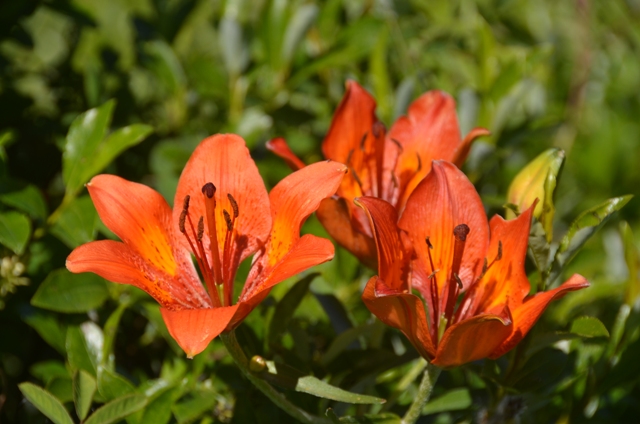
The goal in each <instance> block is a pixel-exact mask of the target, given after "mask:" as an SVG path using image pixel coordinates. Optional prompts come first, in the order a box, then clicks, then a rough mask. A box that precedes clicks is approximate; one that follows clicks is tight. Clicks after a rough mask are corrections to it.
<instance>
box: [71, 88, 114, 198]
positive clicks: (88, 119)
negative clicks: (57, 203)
mask: <svg viewBox="0 0 640 424" xmlns="http://www.w3.org/2000/svg"><path fill="white" fill-rule="evenodd" d="M114 107H115V101H114V100H109V101H108V102H106V103H105V104H103V105H102V106H100V107H97V108H94V109H89V110H88V111H86V112H84V113H82V114H80V115H79V116H78V117H77V118H76V119H74V121H73V122H72V123H71V127H70V128H69V132H68V133H67V140H66V143H65V145H64V153H63V155H62V178H63V179H64V182H65V185H66V187H67V193H68V195H71V196H73V195H75V194H76V193H77V192H78V191H79V190H80V188H82V185H83V184H84V183H86V182H87V181H88V180H85V179H84V177H85V175H86V170H87V169H88V168H91V167H92V164H93V162H94V160H95V157H96V153H97V151H98V146H99V144H100V142H101V141H102V139H103V138H104V137H105V135H106V133H107V129H108V127H109V124H110V123H111V115H112V114H113V108H114ZM98 172H99V170H98Z"/></svg>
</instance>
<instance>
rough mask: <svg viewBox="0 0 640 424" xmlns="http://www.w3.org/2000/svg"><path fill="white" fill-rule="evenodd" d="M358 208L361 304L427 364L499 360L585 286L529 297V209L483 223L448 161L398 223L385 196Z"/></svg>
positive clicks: (568, 285) (437, 166)
mask: <svg viewBox="0 0 640 424" xmlns="http://www.w3.org/2000/svg"><path fill="white" fill-rule="evenodd" d="M356 203H357V204H358V205H359V206H361V207H362V208H363V210H364V211H365V212H366V214H367V216H368V218H369V220H370V222H371V226H372V228H373V231H374V238H375V241H376V245H377V251H378V275H377V276H374V277H372V278H371V279H370V280H369V282H368V283H367V286H366V288H365V290H364V293H363V296H362V299H363V301H364V303H365V304H366V305H367V307H368V308H369V310H370V311H371V312H372V313H373V314H375V315H376V316H377V317H378V318H379V319H380V320H381V321H382V322H384V323H385V324H387V325H389V326H392V327H395V328H398V329H399V330H401V331H402V332H403V333H404V334H405V335H406V336H407V338H408V339H409V340H410V341H411V343H412V344H413V345H414V346H415V347H416V349H417V350H418V352H419V353H420V354H421V355H422V356H423V357H425V358H427V359H429V360H430V361H431V362H432V363H433V364H434V365H437V366H440V367H445V368H447V367H454V366H457V365H461V364H464V363H467V362H471V361H474V360H477V359H482V358H487V357H488V358H491V359H495V358H498V357H499V356H501V355H503V354H504V353H506V352H508V351H509V350H510V349H511V348H513V347H514V346H515V345H516V344H517V343H518V342H520V340H522V338H523V337H524V336H525V335H526V334H527V332H528V331H529V330H530V329H531V327H532V326H533V325H534V324H535V322H536V321H537V320H538V318H539V317H540V315H541V314H542V312H543V311H544V310H545V308H546V307H547V305H548V304H549V302H551V301H552V300H554V299H556V298H558V297H560V296H562V295H564V294H565V293H567V292H568V291H571V290H578V289H581V288H584V287H587V286H588V285H589V283H588V282H587V281H586V280H585V278H584V277H582V276H581V275H578V274H575V275H573V276H572V277H571V278H570V279H569V280H568V281H566V282H565V283H564V284H562V285H561V286H560V287H558V288H555V289H553V290H549V291H547V292H542V293H537V294H535V295H533V296H529V289H530V285H529V280H528V279H527V276H526V274H525V271H524V261H525V255H526V251H527V243H528V236H529V226H530V225H531V214H532V212H533V208H534V207H535V205H533V206H531V207H530V208H529V209H527V210H526V211H525V212H523V213H522V214H521V215H520V216H519V217H517V218H515V219H513V220H510V221H505V220H504V219H502V218H501V217H500V216H494V217H493V218H492V219H491V222H490V223H488V222H487V218H486V215H485V212H484V208H483V206H482V202H481V201H480V197H479V196H478V194H477V192H476V190H475V188H474V187H473V185H472V184H471V183H470V182H469V180H468V179H467V178H466V177H465V175H464V174H463V173H462V172H461V171H460V170H459V169H458V168H457V167H456V166H455V165H454V164H452V163H449V162H444V161H434V162H433V168H432V171H431V173H430V174H429V175H428V176H427V177H426V178H425V179H424V180H423V181H422V182H421V183H420V184H419V185H418V186H417V187H416V189H415V190H414V191H413V193H412V195H411V196H410V197H409V199H408V200H407V204H406V207H405V209H404V211H403V212H402V215H401V217H400V219H399V220H398V213H397V211H396V209H395V208H394V207H393V206H392V205H391V204H389V203H388V202H385V201H384V200H381V199H377V198H373V197H361V198H359V199H357V200H356ZM414 289H415V290H416V292H417V293H419V296H418V295H416V294H414V292H413V290H414ZM461 294H462V295H463V296H462V300H461V302H460V303H459V304H458V300H459V297H460V295H461ZM425 304H426V310H427V311H425ZM456 305H457V306H456Z"/></svg>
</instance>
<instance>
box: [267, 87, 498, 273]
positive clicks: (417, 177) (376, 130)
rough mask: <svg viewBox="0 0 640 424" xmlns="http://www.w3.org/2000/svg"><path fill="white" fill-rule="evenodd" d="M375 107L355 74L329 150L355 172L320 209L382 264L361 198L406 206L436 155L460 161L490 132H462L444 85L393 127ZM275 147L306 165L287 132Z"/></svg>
mask: <svg viewBox="0 0 640 424" xmlns="http://www.w3.org/2000/svg"><path fill="white" fill-rule="evenodd" d="M375 110H376V102H375V100H374V98H373V97H372V96H371V95H370V94H369V93H368V92H367V91H366V90H365V89H364V88H362V87H361V86H360V85H359V84H358V83H357V82H355V81H347V90H346V93H345V95H344V97H343V99H342V102H341V103H340V105H339V106H338V109H337V110H336V112H335V114H334V116H333V121H332V122H331V127H330V129H329V132H328V133H327V136H326V138H325V139H324V141H323V143H322V152H323V154H324V157H325V158H327V159H331V160H335V161H338V162H340V163H344V164H346V165H347V166H348V167H349V171H350V172H349V177H346V178H345V179H344V180H342V184H341V185H340V188H339V189H338V193H337V197H333V198H329V199H326V200H324V201H322V203H321V205H320V208H319V209H318V212H317V216H318V218H319V219H320V221H321V222H322V224H323V225H324V227H325V228H326V230H327V232H328V233H329V234H330V235H331V236H332V237H333V238H334V239H335V240H336V242H337V243H338V244H339V245H341V246H343V247H344V248H346V249H347V250H349V251H350V252H351V253H353V254H354V255H355V256H356V257H357V258H358V259H359V260H360V261H361V262H363V263H365V264H367V265H369V266H371V267H372V268H375V266H376V250H375V242H374V240H373V234H372V233H371V229H370V228H369V225H368V222H367V218H366V216H365V214H364V213H363V212H362V211H361V210H360V209H359V208H356V207H354V205H353V200H354V199H355V198H356V197H360V196H372V197H377V198H380V199H383V200H386V201H387V202H389V203H390V204H391V205H393V206H394V207H395V208H396V210H397V211H398V212H401V211H402V210H403V209H404V205H405V204H406V201H407V199H408V197H409V195H411V192H412V191H413V190H414V189H415V187H416V186H417V185H418V183H419V182H420V181H421V180H422V179H423V178H424V177H425V176H426V175H427V174H428V173H429V171H430V170H431V162H432V161H433V160H436V159H443V160H448V161H451V162H454V163H455V164H457V165H459V166H460V165H462V163H463V162H464V161H465V159H466V157H467V154H468V153H469V148H470V147H471V142H472V141H473V140H474V139H475V138H477V137H479V136H481V135H487V134H489V131H487V130H486V129H484V128H474V129H473V130H471V132H470V133H469V134H467V136H466V137H465V138H464V139H462V138H461V136H460V130H459V129H458V119H457V117H456V105H455V101H454V100H453V98H452V97H451V96H449V95H448V94H446V93H444V92H442V91H435V90H434V91H429V92H427V93H425V94H423V95H422V96H420V97H419V98H418V99H416V100H415V101H414V102H413V103H412V104H411V105H410V106H409V111H408V114H407V116H403V117H400V118H399V119H398V120H397V121H396V122H395V123H394V124H393V126H392V127H391V130H390V131H389V132H386V130H385V127H384V125H383V124H382V123H381V122H380V121H379V120H378V118H377V117H376V113H375ZM267 148H269V149H270V150H272V151H273V152H274V153H276V154H277V155H279V156H281V157H282V158H283V159H284V160H285V161H286V162H287V164H288V165H289V166H290V167H291V168H292V169H294V170H295V169H300V168H301V167H303V166H304V163H303V162H302V161H301V160H300V159H298V158H297V157H296V156H295V154H294V153H293V152H292V151H291V150H290V149H289V147H288V146H287V144H286V142H285V141H284V139H282V138H276V139H274V140H271V141H270V142H269V143H268V144H267Z"/></svg>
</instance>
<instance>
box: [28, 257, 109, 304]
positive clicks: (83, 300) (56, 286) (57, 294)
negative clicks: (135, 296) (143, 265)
mask: <svg viewBox="0 0 640 424" xmlns="http://www.w3.org/2000/svg"><path fill="white" fill-rule="evenodd" d="M108 297H109V291H108V289H107V286H106V283H105V281H104V280H103V279H102V278H100V277H99V276H97V275H95V274H90V273H83V274H72V273H70V272H69V271H67V270H66V269H64V268H63V269H57V270H55V271H53V272H51V273H50V274H49V275H48V276H47V278H46V279H45V280H44V281H43V282H42V284H40V287H38V291H36V293H35V294H34V295H33V297H32V298H31V304H32V305H33V306H37V307H39V308H44V309H49V310H51V311H56V312H64V313H67V314H70V313H82V312H87V311H90V310H92V309H96V308H98V307H100V305H102V304H103V303H104V301H105V300H107V298H108Z"/></svg>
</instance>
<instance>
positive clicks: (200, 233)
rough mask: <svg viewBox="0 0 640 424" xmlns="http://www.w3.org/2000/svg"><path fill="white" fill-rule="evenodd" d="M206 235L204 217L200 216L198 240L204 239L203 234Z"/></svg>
mask: <svg viewBox="0 0 640 424" xmlns="http://www.w3.org/2000/svg"><path fill="white" fill-rule="evenodd" d="M203 235H204V217H202V216H201V217H200V219H199V220H198V236H197V237H198V241H202V236H203Z"/></svg>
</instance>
